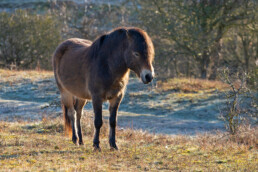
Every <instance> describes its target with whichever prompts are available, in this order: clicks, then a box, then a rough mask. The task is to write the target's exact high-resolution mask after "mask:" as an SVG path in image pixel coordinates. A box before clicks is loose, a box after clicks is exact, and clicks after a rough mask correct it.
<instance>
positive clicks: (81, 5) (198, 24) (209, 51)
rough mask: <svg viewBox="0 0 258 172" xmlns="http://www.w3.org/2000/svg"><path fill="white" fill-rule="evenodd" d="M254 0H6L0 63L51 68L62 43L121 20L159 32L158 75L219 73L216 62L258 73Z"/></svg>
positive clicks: (1, 11) (0, 11) (0, 9)
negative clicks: (52, 60) (53, 56)
mask: <svg viewBox="0 0 258 172" xmlns="http://www.w3.org/2000/svg"><path fill="white" fill-rule="evenodd" d="M257 11H258V2H257V1H256V0H243V1H238V0H192V1H181V0H173V1H172V0H1V1H0V67H2V68H9V69H45V70H51V67H52V65H51V56H52V53H53V52H54V50H55V48H56V47H57V45H58V44H59V43H60V42H61V41H63V40H65V39H67V38H71V37H80V38H84V39H90V40H94V39H96V38H97V36H98V35H101V34H103V33H105V32H108V31H110V30H112V29H113V28H115V27H119V26H136V27H140V28H143V29H144V30H146V31H147V32H148V34H149V35H150V36H151V38H152V39H153V42H154V45H155V50H156V58H155V69H156V72H157V74H158V77H159V78H160V79H162V78H171V77H194V78H203V79H217V77H218V69H219V68H222V67H230V68H231V69H234V71H239V70H241V71H245V72H247V73H249V74H250V75H251V76H253V77H252V79H250V81H249V82H254V80H255V76H257V65H258V64H257V63H258V61H257V57H258V56H257V54H258V44H257V41H258V23H257V21H258V12H257Z"/></svg>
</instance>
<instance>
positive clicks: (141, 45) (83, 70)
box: [53, 27, 154, 150]
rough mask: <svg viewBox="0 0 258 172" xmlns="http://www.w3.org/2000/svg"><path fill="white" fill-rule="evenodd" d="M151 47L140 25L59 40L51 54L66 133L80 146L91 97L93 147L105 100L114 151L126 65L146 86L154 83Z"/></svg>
mask: <svg viewBox="0 0 258 172" xmlns="http://www.w3.org/2000/svg"><path fill="white" fill-rule="evenodd" d="M153 58H154V48H153V44H152V41H151V39H150V37H149V36H148V35H147V33H146V32H144V31H143V30H141V29H139V28H126V27H123V28H117V29H115V30H113V31H111V32H110V33H108V34H104V35H102V36H100V37H99V38H97V39H96V40H95V41H94V42H91V41H88V40H84V39H78V38H72V39H68V40H66V41H64V42H63V43H61V44H60V45H59V46H58V47H57V49H56V51H55V53H54V56H53V67H54V74H55V79H56V83H57V86H58V88H59V90H60V93H61V102H62V104H63V114H64V119H65V128H66V133H67V132H68V133H71V132H72V141H73V142H74V143H75V144H78V143H79V144H80V145H82V144H83V140H82V132H81V125H80V119H81V115H82V110H83V107H84V105H85V103H86V101H88V100H90V99H91V100H92V104H93V109H94V114H95V118H94V125H95V135H94V139H93V146H94V148H95V149H97V150H100V147H99V133H100V128H101V126H102V123H103V121H102V103H103V102H104V101H106V100H108V101H109V112H110V118H109V124H110V132H109V144H110V147H111V148H114V149H117V146H116V139H115V134H116V132H115V128H116V118H117V110H118V107H119V105H120V102H121V100H122V98H123V96H124V92H125V88H126V85H127V83H128V78H129V71H130V70H129V69H131V70H132V71H134V72H135V73H136V75H137V76H138V77H140V78H141V80H142V82H143V83H144V84H147V83H149V82H151V81H152V79H153V77H154V69H153V66H152V61H153Z"/></svg>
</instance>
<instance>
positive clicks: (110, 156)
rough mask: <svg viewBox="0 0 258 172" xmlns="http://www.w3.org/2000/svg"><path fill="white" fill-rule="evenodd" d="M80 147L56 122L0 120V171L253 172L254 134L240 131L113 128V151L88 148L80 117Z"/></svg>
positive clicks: (88, 133)
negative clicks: (162, 132)
mask: <svg viewBox="0 0 258 172" xmlns="http://www.w3.org/2000/svg"><path fill="white" fill-rule="evenodd" d="M83 131H84V142H85V145H84V146H75V145H74V144H73V143H72V142H71V140H70V139H69V138H67V137H64V134H63V125H62V119H59V118H57V119H44V120H43V121H40V122H24V121H23V122H22V121H20V122H14V123H8V122H0V171H160V170H161V171H257V170H258V169H257V167H258V166H257V140H256V136H257V132H256V130H255V129H245V130H243V131H242V132H241V133H239V134H238V135H236V136H234V137H233V136H230V135H227V134H226V133H223V134H222V133H218V134H216V135H210V134H206V135H198V136H196V137H188V136H176V137H169V136H164V135H151V134H148V133H145V132H142V131H134V130H130V129H126V130H118V134H117V143H118V146H119V150H118V151H112V150H110V149H109V146H108V140H107V138H108V134H107V131H108V126H107V124H105V125H104V127H103V128H102V135H101V147H102V152H94V151H93V149H92V138H93V131H94V130H93V125H92V120H91V118H86V117H85V118H84V119H83Z"/></svg>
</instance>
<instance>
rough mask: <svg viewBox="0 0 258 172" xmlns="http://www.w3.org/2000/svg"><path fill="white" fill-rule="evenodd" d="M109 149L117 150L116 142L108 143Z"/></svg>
mask: <svg viewBox="0 0 258 172" xmlns="http://www.w3.org/2000/svg"><path fill="white" fill-rule="evenodd" d="M110 150H118V147H117V146H116V143H110Z"/></svg>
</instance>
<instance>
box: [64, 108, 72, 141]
mask: <svg viewBox="0 0 258 172" xmlns="http://www.w3.org/2000/svg"><path fill="white" fill-rule="evenodd" d="M62 107H63V116H64V122H65V135H66V136H69V137H70V136H72V126H71V119H70V118H69V116H68V109H67V107H66V106H65V105H63V106H62Z"/></svg>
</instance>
